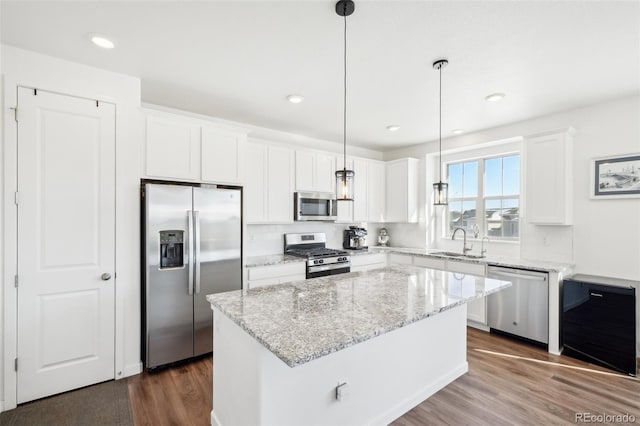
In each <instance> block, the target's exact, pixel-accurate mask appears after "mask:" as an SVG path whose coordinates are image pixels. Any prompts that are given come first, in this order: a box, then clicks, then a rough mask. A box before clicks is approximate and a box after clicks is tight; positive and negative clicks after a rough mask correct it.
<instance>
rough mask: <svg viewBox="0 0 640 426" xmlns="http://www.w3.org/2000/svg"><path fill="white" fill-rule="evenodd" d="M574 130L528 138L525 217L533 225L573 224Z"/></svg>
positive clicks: (525, 154) (526, 145)
mask: <svg viewBox="0 0 640 426" xmlns="http://www.w3.org/2000/svg"><path fill="white" fill-rule="evenodd" d="M573 133H574V130H573V129H572V128H569V129H565V130H562V131H555V132H548V133H543V134H538V135H532V136H528V137H526V138H525V141H524V158H525V176H526V178H525V188H524V193H525V200H526V202H525V205H524V212H523V216H524V217H525V218H526V221H527V222H528V223H531V224H534V225H571V224H572V221H573V211H572V206H573V193H572V192H573V185H572V182H573V171H572V170H573V167H572V165H573V156H572V148H573V147H572V145H573Z"/></svg>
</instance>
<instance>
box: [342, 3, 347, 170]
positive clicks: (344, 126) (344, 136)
mask: <svg viewBox="0 0 640 426" xmlns="http://www.w3.org/2000/svg"><path fill="white" fill-rule="evenodd" d="M342 119H343V124H342V144H343V146H344V155H343V157H342V158H343V159H344V163H343V169H344V170H347V5H346V3H345V5H344V105H343V117H342ZM345 178H346V175H345Z"/></svg>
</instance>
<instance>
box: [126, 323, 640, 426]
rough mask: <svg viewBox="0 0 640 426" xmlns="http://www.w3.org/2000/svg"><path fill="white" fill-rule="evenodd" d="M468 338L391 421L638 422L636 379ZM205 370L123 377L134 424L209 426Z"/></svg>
mask: <svg viewBox="0 0 640 426" xmlns="http://www.w3.org/2000/svg"><path fill="white" fill-rule="evenodd" d="M467 342H468V347H467V351H468V357H467V358H468V361H469V372H468V373H467V374H465V375H464V376H462V377H460V378H459V379H458V380H456V381H455V382H453V383H451V384H450V385H449V386H447V387H446V388H444V389H442V390H441V391H440V392H438V393H437V394H435V395H433V396H432V397H431V398H429V399H428V400H426V401H424V402H423V403H421V404H420V405H418V406H417V407H415V408H414V409H413V410H411V411H409V412H408V413H406V414H405V415H404V416H402V417H400V418H399V419H397V420H396V421H395V422H393V425H396V426H403V425H407V426H409V425H411V426H413V425H416V426H417V425H420V426H423V425H441V424H442V425H485V424H486V425H514V424H515V425H541V424H545V425H547V424H548V425H551V424H554V425H555V424H575V423H576V413H592V414H596V415H602V414H607V415H612V416H615V415H624V414H629V415H633V416H635V419H636V420H635V422H640V379H637V378H632V377H629V376H623V375H618V374H616V373H613V372H611V371H610V370H607V369H604V368H601V367H598V366H594V365H592V364H588V363H586V362H582V361H579V360H575V359H573V358H569V357H564V356H555V355H551V354H549V353H547V352H546V351H544V350H543V349H539V348H536V347H533V346H529V345H525V344H522V343H519V342H516V341H514V340H510V339H507V338H505V337H501V336H496V335H492V334H489V333H485V332H482V331H479V330H475V329H473V328H469V329H468V338H467ZM427 362H428V361H427ZM212 373H213V371H212V360H211V357H206V358H203V359H201V360H198V361H195V362H192V363H190V364H186V365H183V366H179V367H174V368H171V369H167V370H164V371H161V372H158V373H152V374H147V373H143V374H140V375H138V376H135V377H132V378H129V379H128V380H129V383H128V385H129V393H130V398H131V405H132V410H133V417H134V421H135V424H136V425H198V426H200V425H202V426H204V425H208V424H209V421H210V412H211V406H212V402H211V401H212V395H211V394H212V386H211V380H212Z"/></svg>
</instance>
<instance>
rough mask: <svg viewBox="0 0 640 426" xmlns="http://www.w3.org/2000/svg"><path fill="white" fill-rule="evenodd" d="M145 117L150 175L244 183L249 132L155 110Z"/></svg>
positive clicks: (147, 168) (148, 112)
mask: <svg viewBox="0 0 640 426" xmlns="http://www.w3.org/2000/svg"><path fill="white" fill-rule="evenodd" d="M145 116H146V133H145V175H146V176H148V177H152V178H161V179H171V180H173V179H178V180H186V181H196V182H212V183H222V184H240V183H242V181H243V162H244V147H245V143H246V138H247V131H246V130H244V129H241V128H231V127H225V126H218V125H215V124H213V123H211V122H209V121H207V120H202V119H197V118H192V117H187V116H183V115H180V114H175V113H169V112H164V111H156V110H151V109H149V110H145Z"/></svg>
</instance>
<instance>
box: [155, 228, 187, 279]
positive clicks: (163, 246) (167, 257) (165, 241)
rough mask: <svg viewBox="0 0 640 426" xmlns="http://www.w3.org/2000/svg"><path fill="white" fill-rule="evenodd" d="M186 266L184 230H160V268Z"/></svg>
mask: <svg viewBox="0 0 640 426" xmlns="http://www.w3.org/2000/svg"><path fill="white" fill-rule="evenodd" d="M182 266H184V231H176V230H168V231H160V269H169V268H181V267H182Z"/></svg>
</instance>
